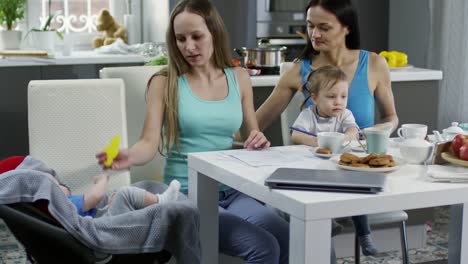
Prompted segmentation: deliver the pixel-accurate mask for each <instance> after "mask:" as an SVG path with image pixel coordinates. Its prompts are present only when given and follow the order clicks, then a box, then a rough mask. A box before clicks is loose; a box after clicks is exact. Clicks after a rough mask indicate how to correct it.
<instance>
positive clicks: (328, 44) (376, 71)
mask: <svg viewBox="0 0 468 264" xmlns="http://www.w3.org/2000/svg"><path fill="white" fill-rule="evenodd" d="M306 17H307V44H306V47H305V49H304V51H303V52H302V54H301V55H300V57H299V58H298V59H297V60H296V61H295V62H294V64H293V66H292V68H291V69H290V70H289V71H287V72H286V73H285V74H283V75H282V76H281V78H280V80H279V82H278V83H277V85H276V87H275V89H274V90H273V92H272V94H271V95H270V97H268V99H267V100H266V101H265V103H263V105H262V106H261V107H260V109H258V111H257V120H258V122H259V126H260V129H261V130H264V129H265V128H266V127H268V126H269V125H270V124H271V122H273V120H275V119H276V118H277V117H278V116H279V115H280V114H281V112H282V111H283V110H284V109H285V108H286V106H287V105H288V103H289V101H290V100H291V98H292V97H293V95H294V94H295V93H296V92H297V91H301V92H303V93H304V96H305V97H309V96H310V93H309V91H308V90H307V87H305V86H304V83H306V80H305V79H306V77H307V74H308V73H309V72H310V71H311V70H313V69H316V68H319V67H321V66H325V65H334V66H338V67H339V68H340V69H341V70H342V71H343V72H344V73H345V74H346V75H347V76H348V82H349V83H350V90H349V98H348V109H349V110H351V112H352V113H353V115H354V116H355V117H356V122H357V124H358V125H359V127H360V128H366V127H371V126H376V127H383V128H387V129H392V130H394V129H395V128H396V127H397V126H398V117H397V114H396V110H395V103H394V99H393V93H392V89H391V83H390V73H389V68H388V66H387V63H386V61H385V59H384V58H383V57H381V56H378V55H377V54H376V53H374V52H369V51H366V50H361V49H360V41H359V26H358V19H357V13H356V10H355V8H354V7H353V5H352V4H351V1H350V0H311V1H310V2H309V4H308V5H307V8H306ZM375 102H377V105H378V107H379V109H380V112H381V115H382V123H380V124H377V125H375V124H374V116H375V113H374V112H375ZM310 104H311V102H310V100H309V102H308V104H307V106H308V105H310Z"/></svg>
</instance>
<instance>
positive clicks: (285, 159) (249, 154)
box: [223, 149, 300, 167]
mask: <svg viewBox="0 0 468 264" xmlns="http://www.w3.org/2000/svg"><path fill="white" fill-rule="evenodd" d="M223 155H226V156H229V157H233V158H235V159H237V160H240V161H242V162H244V163H246V164H247V165H249V166H252V167H262V166H281V165H283V164H285V163H289V162H296V161H298V158H300V156H298V155H291V154H290V153H285V152H282V151H279V150H272V149H268V150H233V151H229V152H225V153H223Z"/></svg>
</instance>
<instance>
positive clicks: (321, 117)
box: [291, 66, 378, 256]
mask: <svg viewBox="0 0 468 264" xmlns="http://www.w3.org/2000/svg"><path fill="white" fill-rule="evenodd" d="M303 87H304V89H306V90H308V92H309V94H310V97H311V99H312V101H313V104H312V105H311V106H309V107H307V108H305V109H303V110H302V112H301V113H300V114H299V117H298V118H297V119H296V121H295V122H294V125H293V128H294V130H293V131H292V135H291V140H292V142H293V143H294V144H302V145H309V146H313V147H316V146H317V137H315V136H313V135H317V133H319V132H340V133H344V134H345V137H346V139H348V140H353V139H355V138H356V135H357V134H358V125H357V124H356V122H355V120H354V116H353V114H352V113H351V111H349V110H348V109H346V105H347V99H348V87H349V84H348V81H347V79H346V75H345V73H344V72H343V71H341V70H340V69H339V68H338V67H335V66H324V67H320V68H318V69H316V70H314V71H312V72H311V73H310V74H309V76H308V78H307V82H306V83H305V84H304V86H303ZM308 99H309V98H306V99H305V100H304V103H303V104H302V106H301V108H303V106H304V104H305V102H306V101H307V100H308ZM299 131H304V132H306V133H301V132H299ZM352 220H353V223H354V226H355V228H356V233H357V235H358V239H359V243H360V245H361V248H362V252H363V254H364V255H366V256H368V255H375V254H377V253H378V251H377V248H376V246H375V245H374V243H373V241H372V238H371V235H370V227H369V224H368V221H367V216H366V215H360V216H353V217H352ZM341 228H342V227H341V226H340V225H339V224H337V223H336V222H335V221H333V222H332V235H335V234H336V233H338V232H340V230H341Z"/></svg>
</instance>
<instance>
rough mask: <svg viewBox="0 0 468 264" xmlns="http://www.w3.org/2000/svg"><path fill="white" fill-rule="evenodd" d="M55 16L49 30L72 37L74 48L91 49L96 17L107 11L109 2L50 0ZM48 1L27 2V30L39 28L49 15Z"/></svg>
mask: <svg viewBox="0 0 468 264" xmlns="http://www.w3.org/2000/svg"><path fill="white" fill-rule="evenodd" d="M50 1H51V10H50V12H51V13H52V14H55V17H54V19H53V20H52V23H51V28H53V29H56V30H58V31H60V32H62V33H64V34H70V35H73V42H74V46H75V47H80V46H83V47H89V48H90V47H91V42H92V38H93V37H94V36H96V35H101V33H100V32H96V17H97V15H98V14H99V11H100V10H101V9H103V8H106V9H109V1H110V0H50ZM48 3H49V0H28V28H29V29H31V28H39V27H40V26H41V25H43V24H44V23H45V21H46V19H47V16H48V15H49V13H48V12H49V11H48Z"/></svg>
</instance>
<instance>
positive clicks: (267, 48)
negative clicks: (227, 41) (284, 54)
mask: <svg viewBox="0 0 468 264" xmlns="http://www.w3.org/2000/svg"><path fill="white" fill-rule="evenodd" d="M242 49H243V50H246V51H286V50H287V49H288V48H287V47H284V46H260V47H257V48H246V47H242Z"/></svg>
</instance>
